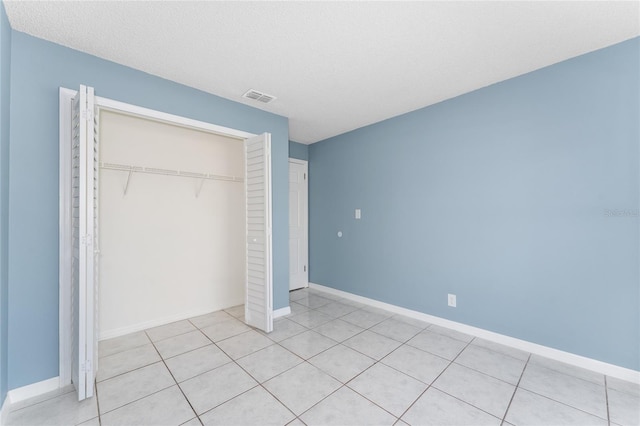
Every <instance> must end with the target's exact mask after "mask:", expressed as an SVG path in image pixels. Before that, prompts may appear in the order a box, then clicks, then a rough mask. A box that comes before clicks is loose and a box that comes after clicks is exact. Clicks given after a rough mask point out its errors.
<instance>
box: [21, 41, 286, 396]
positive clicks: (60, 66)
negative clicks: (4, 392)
mask: <svg viewBox="0 0 640 426" xmlns="http://www.w3.org/2000/svg"><path fill="white" fill-rule="evenodd" d="M11 56H12V58H11V59H12V61H11V91H12V93H13V94H14V96H13V98H12V100H11V171H10V210H9V227H10V229H11V234H10V236H9V262H10V264H11V268H10V270H9V300H10V307H11V309H10V311H9V366H10V369H9V389H13V388H16V387H20V386H24V385H28V384H31V383H34V382H38V381H41V380H45V379H48V378H50V377H54V376H57V375H58V88H59V87H60V86H63V87H68V88H77V87H78V86H79V85H80V84H81V83H82V84H86V85H90V86H93V87H95V89H96V94H97V95H98V96H103V97H107V98H111V99H115V100H118V101H123V102H127V103H131V104H134V105H140V106H143V107H146V108H152V109H155V110H159V111H164V112H168V113H172V114H177V115H181V116H185V117H189V118H193V119H196V120H202V121H206V122H211V123H215V124H219V125H222V126H226V127H231V128H234V129H239V130H244V131H247V132H251V133H262V132H270V133H271V134H272V165H273V259H274V308H275V309H278V308H281V307H285V306H288V304H289V301H288V288H289V266H288V261H289V259H288V253H289V246H288V232H289V231H288V213H287V212H288V157H289V143H288V139H289V135H288V120H287V118H285V117H281V116H277V115H274V114H270V113H267V112H264V111H261V110H258V109H255V108H250V107H248V106H246V105H242V104H239V103H235V102H231V101H229V100H225V99H222V98H219V97H217V96H213V95H210V94H207V93H204V92H201V91H198V90H195V89H192V88H188V87H185V86H182V85H179V84H176V83H173V82H170V81H167V80H163V79H160V78H157V77H154V76H151V75H149V74H145V73H143V72H140V71H136V70H133V69H130V68H127V67H124V66H121V65H117V64H115V63H112V62H108V61H105V60H102V59H99V58H96V57H93V56H90V55H86V54H84V53H80V52H78V51H74V50H71V49H68V48H65V47H62V46H59V45H56V44H52V43H49V42H46V41H43V40H40V39H36V38H34V37H31V36H28V35H26V34H23V33H19V32H16V31H14V32H13V37H12V50H11ZM212 78H215V76H212ZM16 94H17V95H16Z"/></svg>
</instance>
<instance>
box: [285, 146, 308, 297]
mask: <svg viewBox="0 0 640 426" xmlns="http://www.w3.org/2000/svg"><path fill="white" fill-rule="evenodd" d="M291 164H299V165H301V166H303V167H304V173H305V180H304V182H305V184H304V198H305V201H306V203H304V210H305V212H304V213H305V214H304V225H303V228H304V230H303V231H302V234H303V235H304V240H305V241H304V242H305V248H306V250H305V253H304V254H305V262H304V264H305V266H306V271H304V273H305V276H306V279H305V285H304V286H303V287H300V288H307V287H309V161H307V160H299V159H297V158H289V165H291ZM289 203H291V200H289ZM289 257H291V253H289ZM289 291H291V274H289Z"/></svg>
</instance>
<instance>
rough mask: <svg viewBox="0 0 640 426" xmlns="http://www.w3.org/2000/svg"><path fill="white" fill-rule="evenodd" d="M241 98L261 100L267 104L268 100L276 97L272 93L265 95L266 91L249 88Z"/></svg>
mask: <svg viewBox="0 0 640 426" xmlns="http://www.w3.org/2000/svg"><path fill="white" fill-rule="evenodd" d="M242 97H243V98H247V99H253V100H254V101H258V102H262V103H265V104H268V103H269V102H271V101H273V100H275V99H276V97H275V96H273V95H267V94H266V93H262V92H258V91H257V90H253V89H249V90H247V92H246V93H245V94H244V95H242Z"/></svg>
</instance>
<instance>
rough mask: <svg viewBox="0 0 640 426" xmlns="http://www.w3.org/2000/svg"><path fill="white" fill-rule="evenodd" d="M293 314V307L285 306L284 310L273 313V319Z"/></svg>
mask: <svg viewBox="0 0 640 426" xmlns="http://www.w3.org/2000/svg"><path fill="white" fill-rule="evenodd" d="M290 313H291V307H289V306H285V307H284V308H280V309H276V310H274V311H273V319H276V318H280V317H283V316H285V315H289V314H290Z"/></svg>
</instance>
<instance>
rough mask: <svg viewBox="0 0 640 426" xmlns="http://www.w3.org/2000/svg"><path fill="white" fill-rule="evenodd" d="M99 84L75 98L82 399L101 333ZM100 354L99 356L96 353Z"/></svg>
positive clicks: (76, 300) (76, 309)
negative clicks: (97, 330)
mask: <svg viewBox="0 0 640 426" xmlns="http://www.w3.org/2000/svg"><path fill="white" fill-rule="evenodd" d="M94 116H95V114H94V94H93V88H87V87H85V86H80V90H79V91H78V93H77V95H76V97H75V98H74V99H73V130H72V132H73V133H72V135H73V173H72V182H73V183H72V186H73V188H72V190H73V219H72V221H73V274H72V292H71V293H72V296H71V298H72V303H71V314H72V321H71V322H72V341H73V357H72V365H71V371H72V373H71V374H72V382H73V383H74V385H75V387H76V389H77V392H78V400H83V399H85V398H89V397H92V396H93V382H94V379H95V370H94V368H95V365H94V364H95V363H94V359H97V353H96V347H97V336H96V333H95V327H94V325H95V302H96V301H95V299H94V293H96V292H95V286H96V285H97V274H96V273H95V272H96V271H95V269H96V263H97V257H96V256H97V253H96V250H94V241H95V237H96V232H95V231H96V229H97V215H96V211H97V210H96V209H97V203H96V197H97V188H98V173H97V152H98V146H97V137H96V136H95V135H97V129H96V128H95V127H96V126H95V122H94ZM94 354H95V356H94Z"/></svg>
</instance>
